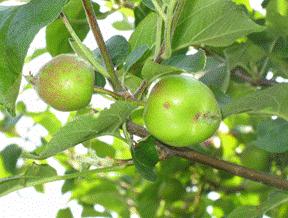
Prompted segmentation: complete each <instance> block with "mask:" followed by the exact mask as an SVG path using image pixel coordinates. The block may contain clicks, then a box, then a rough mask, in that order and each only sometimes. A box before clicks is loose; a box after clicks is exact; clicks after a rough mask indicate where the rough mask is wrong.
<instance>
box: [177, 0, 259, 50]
mask: <svg viewBox="0 0 288 218" xmlns="http://www.w3.org/2000/svg"><path fill="white" fill-rule="evenodd" d="M262 30H263V28H262V27H261V26H259V25H257V24H255V23H254V22H253V21H252V20H250V19H249V17H248V16H247V15H246V14H245V13H244V12H243V11H242V9H241V7H239V6H237V5H235V4H234V3H233V2H232V1H230V0H194V1H189V0H186V3H185V5H184V7H183V11H182V14H181V16H180V18H179V21H178V24H177V27H176V30H175V34H174V37H173V48H174V49H176V50H177V49H181V48H184V47H187V46H189V45H200V44H201V45H203V44H204V45H208V46H217V47H221V46H227V45H229V44H232V43H233V42H234V41H235V40H236V39H238V38H240V37H243V36H245V35H247V34H249V33H252V32H259V31H262Z"/></svg>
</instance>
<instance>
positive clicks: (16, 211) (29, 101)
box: [0, 0, 264, 218]
mask: <svg viewBox="0 0 288 218" xmlns="http://www.w3.org/2000/svg"><path fill="white" fill-rule="evenodd" d="M97 2H99V3H101V0H99V1H97ZM250 3H251V6H252V7H253V8H255V9H257V10H259V11H260V12H261V13H264V12H263V10H262V8H261V3H262V0H250ZM4 4H6V5H7V3H4ZM8 4H9V5H11V4H15V2H14V1H9V2H8ZM102 4H103V1H102ZM0 5H3V3H2V4H0ZM121 19H122V16H121V14H120V13H114V14H113V15H110V16H109V17H108V18H107V19H105V21H101V20H100V21H99V25H100V28H101V30H102V33H103V35H104V38H105V40H107V39H109V38H110V37H111V36H113V35H123V36H124V37H126V38H127V39H128V38H129V36H130V35H131V32H130V31H121V32H120V31H117V30H116V29H114V28H113V27H112V25H111V24H112V22H113V21H115V20H121ZM84 43H85V44H86V45H87V46H88V47H89V48H91V49H95V48H96V43H95V41H94V38H93V36H92V34H91V32H90V33H89V34H88V35H87V38H86V39H85V41H84ZM43 47H45V29H42V30H41V31H40V32H39V34H38V35H37V36H36V37H35V39H34V41H33V43H32V44H31V47H30V49H29V54H31V53H33V51H34V50H35V49H38V48H43ZM50 59H51V56H50V55H49V54H44V55H41V56H40V57H38V58H36V59H34V60H33V61H31V62H30V63H29V64H26V65H25V66H24V69H23V73H24V75H27V74H28V72H29V71H31V72H32V73H33V74H35V73H36V72H37V71H38V69H39V68H40V67H41V66H42V65H43V64H44V63H46V62H47V61H49V60H50ZM25 83H26V82H25V80H23V85H24V84H25ZM23 85H22V87H23ZM20 100H21V101H24V102H25V104H26V106H27V108H28V110H29V111H35V112H36V111H43V110H45V109H46V104H45V103H43V102H42V101H41V100H40V99H39V98H38V96H37V94H36V93H35V91H34V90H33V89H29V90H27V91H25V92H22V93H21V94H20V96H19V98H18V101H20ZM93 103H94V104H96V105H97V106H100V107H105V106H107V105H109V102H107V101H105V99H104V98H102V97H99V96H94V97H93ZM53 112H55V113H56V115H57V117H58V118H59V119H60V120H61V121H62V122H63V123H64V122H65V121H66V119H67V116H68V113H64V112H57V111H54V110H53ZM0 118H1V113H0ZM16 128H17V130H18V132H19V133H20V135H21V136H23V138H28V139H29V140H28V141H25V140H24V139H15V138H9V139H8V138H6V137H5V135H4V134H3V133H1V132H0V142H1V144H0V151H1V150H2V149H3V148H4V147H5V146H6V145H8V144H11V143H17V144H19V145H20V146H21V147H23V148H25V149H26V150H33V149H34V148H35V147H36V146H37V145H40V144H41V142H40V137H41V136H45V135H46V134H47V132H46V130H45V129H44V128H43V127H41V126H40V125H36V126H33V121H32V119H29V118H25V119H24V118H22V119H21V121H20V122H19V123H18V124H17V126H16ZM49 164H51V166H53V167H55V168H56V169H57V172H58V173H59V174H63V173H64V169H63V167H62V166H61V165H59V164H58V163H57V161H55V160H53V159H52V158H50V159H49ZM62 184H63V181H58V182H53V183H49V184H46V185H45V194H41V193H38V192H36V191H35V190H34V188H26V189H23V190H20V191H17V192H14V193H11V194H9V195H7V196H4V197H1V198H0V218H12V217H14V218H18V217H21V218H53V217H56V214H57V211H58V210H59V209H61V208H66V207H70V208H71V209H72V212H73V214H74V217H75V218H78V217H81V212H82V209H81V206H79V205H78V204H77V202H76V201H69V198H70V194H69V193H66V194H65V195H62V194H61V187H62Z"/></svg>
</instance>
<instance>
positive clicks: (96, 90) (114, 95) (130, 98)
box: [94, 87, 145, 106]
mask: <svg viewBox="0 0 288 218" xmlns="http://www.w3.org/2000/svg"><path fill="white" fill-rule="evenodd" d="M94 93H97V94H102V95H109V96H111V97H112V98H114V99H116V100H121V101H128V102H130V103H131V104H133V105H136V106H144V104H145V103H144V102H143V101H139V100H136V99H134V98H133V96H132V95H131V94H130V93H127V92H122V93H121V94H119V93H116V92H113V91H110V90H108V89H104V88H101V87H94Z"/></svg>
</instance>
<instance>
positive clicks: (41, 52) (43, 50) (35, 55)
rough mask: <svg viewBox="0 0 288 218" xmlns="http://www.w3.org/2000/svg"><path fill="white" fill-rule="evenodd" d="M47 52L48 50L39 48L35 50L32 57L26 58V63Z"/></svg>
mask: <svg viewBox="0 0 288 218" xmlns="http://www.w3.org/2000/svg"><path fill="white" fill-rule="evenodd" d="M46 52H48V51H47V48H39V49H37V50H35V51H34V52H33V54H32V55H30V56H27V57H26V58H25V63H28V62H30V61H32V60H33V59H34V58H37V57H39V56H40V55H42V54H45V53H46Z"/></svg>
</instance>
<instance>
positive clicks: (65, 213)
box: [56, 207, 74, 218]
mask: <svg viewBox="0 0 288 218" xmlns="http://www.w3.org/2000/svg"><path fill="white" fill-rule="evenodd" d="M56 218H74V216H73V214H72V212H71V210H70V208H69V207H68V208H65V209H61V210H59V211H58V213H57V216H56Z"/></svg>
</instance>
